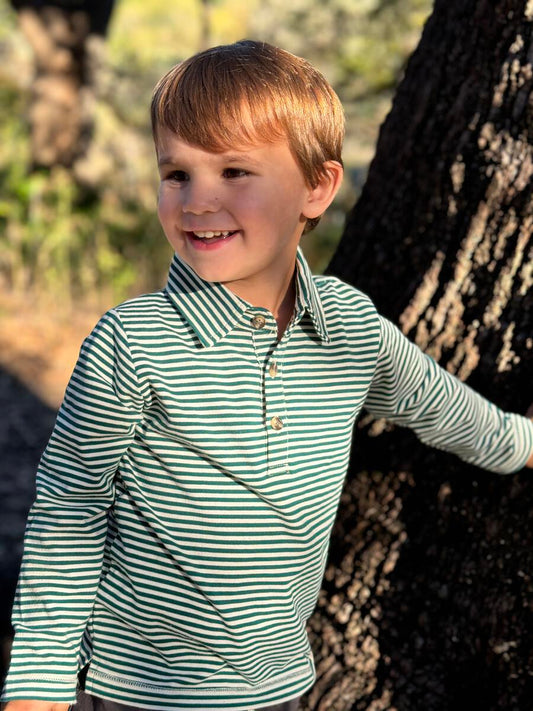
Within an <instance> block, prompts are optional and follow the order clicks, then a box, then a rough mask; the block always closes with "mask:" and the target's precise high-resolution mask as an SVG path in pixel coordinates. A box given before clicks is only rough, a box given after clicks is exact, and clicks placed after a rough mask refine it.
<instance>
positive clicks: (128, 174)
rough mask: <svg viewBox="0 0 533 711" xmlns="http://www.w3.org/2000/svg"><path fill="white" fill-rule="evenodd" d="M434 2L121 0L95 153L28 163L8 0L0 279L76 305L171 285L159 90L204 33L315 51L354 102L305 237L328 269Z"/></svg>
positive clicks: (2, 42) (21, 67) (2, 10)
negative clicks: (65, 162) (154, 94)
mask: <svg viewBox="0 0 533 711" xmlns="http://www.w3.org/2000/svg"><path fill="white" fill-rule="evenodd" d="M429 11H430V0H358V2H353V0H322V2H320V3H318V2H317V0H293V2H291V3H287V2H286V0H212V1H211V2H210V3H205V2H204V3H202V2H199V0H179V1H177V2H175V3H173V4H171V5H169V3H168V1H167V0H150V2H146V0H120V1H119V2H118V3H117V6H116V9H115V12H114V15H113V17H112V21H111V27H110V33H109V37H108V38H107V41H106V46H105V48H104V52H103V56H102V54H100V60H99V68H98V71H97V74H96V77H97V83H96V101H95V106H94V112H95V133H94V136H93V140H92V143H91V148H90V151H89V153H88V155H87V157H86V158H85V159H84V160H82V161H80V163H79V164H78V165H77V166H76V169H75V170H74V172H73V173H70V172H68V171H66V170H65V169H62V168H57V169H53V170H51V171H49V172H47V173H43V172H41V173H33V174H32V173H30V172H29V171H28V167H27V166H28V165H29V164H30V156H29V140H28V128H27V125H26V122H25V116H26V113H27V105H28V97H29V93H30V91H31V80H32V72H33V69H32V57H31V51H30V50H29V48H28V46H27V44H26V42H25V40H24V38H23V36H22V35H21V34H20V33H19V31H18V29H17V18H16V15H15V14H14V13H13V12H12V11H11V10H10V8H9V6H8V3H7V0H0V105H1V108H2V111H1V112H0V287H2V288H4V289H5V290H8V291H12V292H15V293H25V294H27V293H31V294H32V295H33V296H35V297H38V298H44V297H45V296H46V297H47V298H48V299H49V298H50V297H53V299H54V300H55V302H56V303H60V304H63V305H65V306H67V307H69V306H72V305H73V304H80V303H83V304H86V305H91V306H97V307H98V308H106V307H108V306H109V305H111V304H113V303H116V302H117V301H119V300H122V299H124V298H126V297H127V296H128V295H130V294H132V293H135V292H138V291H145V290H152V289H154V288H158V287H159V286H160V285H162V284H163V283H164V278H165V273H166V269H167V265H168V262H169V259H170V256H171V254H170V248H169V247H168V245H167V244H166V241H165V239H164V236H163V234H162V231H161V228H160V227H159V225H158V222H157V218H156V214H155V204H156V193H157V182H156V170H155V161H154V156H153V148H152V145H151V136H150V132H149V121H148V104H149V100H150V95H151V91H152V88H153V86H154V84H155V82H156V81H157V79H158V78H159V76H161V74H162V73H163V72H165V71H166V70H167V69H168V68H169V67H170V66H171V65H172V64H174V63H176V62H178V61H180V60H182V59H183V58H185V57H187V56H189V55H190V54H192V53H194V52H195V51H197V50H198V49H200V48H201V47H202V45H205V44H206V42H207V43H208V44H220V43H226V42H232V41H235V40H237V39H241V38H243V37H246V36H248V37H253V38H255V39H263V40H267V41H271V42H274V43H275V44H279V45H281V46H283V47H285V48H287V49H289V50H290V51H293V52H295V53H297V54H301V55H302V56H305V57H306V58H308V59H310V61H312V62H313V63H314V64H316V65H317V66H318V67H319V68H320V69H321V70H322V71H323V72H324V73H325V74H326V76H327V77H328V79H329V80H330V81H332V83H333V85H334V86H335V88H336V89H337V90H338V92H339V95H340V96H341V99H342V100H343V102H344V104H345V108H346V113H347V118H348V133H347V142H346V153H345V158H346V164H347V168H348V170H347V173H348V175H349V176H350V177H349V179H347V180H346V181H345V185H344V187H343V190H342V191H341V194H340V195H339V198H338V200H337V201H336V202H335V204H334V205H333V206H332V208H330V210H329V211H328V214H327V215H326V217H324V218H323V220H322V222H321V223H320V225H319V226H318V228H317V229H316V230H315V231H314V232H312V233H310V234H308V235H306V236H305V237H304V241H303V247H304V250H305V252H306V254H307V256H308V259H309V260H310V262H311V266H312V267H313V269H314V270H315V271H321V270H322V269H323V268H324V267H325V266H326V265H327V262H328V260H329V257H330V255H331V254H332V252H333V250H334V247H335V245H336V242H337V240H338V238H339V237H340V233H341V231H342V226H343V220H344V215H345V212H346V210H347V209H349V207H350V206H351V205H352V204H353V202H354V200H355V198H356V196H357V193H358V190H359V187H360V184H361V182H362V180H363V178H364V174H365V171H366V167H367V165H368V162H369V160H370V158H371V156H372V151H373V145H374V142H375V138H376V135H377V129H378V126H379V123H380V121H381V120H382V118H383V117H384V115H385V113H386V111H387V110H388V108H389V106H390V98H391V93H392V89H393V87H394V85H395V83H396V82H397V80H398V77H399V75H400V74H401V71H402V67H403V65H404V64H405V61H406V58H407V57H408V55H409V53H410V52H411V51H412V49H413V48H414V46H415V45H416V42H417V39H418V36H419V34H420V31H421V29H422V24H423V21H424V19H425V18H426V16H427V15H428V13H429ZM202 12H204V13H205V12H207V13H208V15H205V14H202ZM206 28H207V30H208V37H207V38H206V36H205V32H206Z"/></svg>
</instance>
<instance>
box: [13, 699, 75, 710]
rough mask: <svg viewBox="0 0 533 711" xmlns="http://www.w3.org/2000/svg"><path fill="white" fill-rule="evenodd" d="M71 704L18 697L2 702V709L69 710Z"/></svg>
mask: <svg viewBox="0 0 533 711" xmlns="http://www.w3.org/2000/svg"><path fill="white" fill-rule="evenodd" d="M70 706H71V704H64V703H60V704H56V703H55V702H54V701H37V700H35V699H17V700H16V701H8V702H7V703H6V704H2V711H68V709H69V707H70Z"/></svg>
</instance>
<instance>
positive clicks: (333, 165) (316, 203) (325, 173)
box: [303, 160, 344, 220]
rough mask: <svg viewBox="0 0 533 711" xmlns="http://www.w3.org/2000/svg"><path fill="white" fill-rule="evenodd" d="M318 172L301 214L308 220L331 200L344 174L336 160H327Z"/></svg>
mask: <svg viewBox="0 0 533 711" xmlns="http://www.w3.org/2000/svg"><path fill="white" fill-rule="evenodd" d="M322 168H323V169H322V173H321V174H320V178H319V182H318V185H317V186H316V187H314V188H312V189H311V190H310V191H309V195H308V197H307V204H306V205H305V208H304V211H303V215H304V217H306V218H307V219H308V220H312V219H314V218H315V217H320V215H322V213H324V212H325V211H326V210H327V209H328V207H329V206H330V205H331V203H332V202H333V198H334V197H335V195H336V194H337V192H338V190H339V188H340V186H341V183H342V178H343V175H344V171H343V168H342V165H341V164H340V163H339V162H338V161H336V160H327V161H326V162H325V163H324V165H323V167H322Z"/></svg>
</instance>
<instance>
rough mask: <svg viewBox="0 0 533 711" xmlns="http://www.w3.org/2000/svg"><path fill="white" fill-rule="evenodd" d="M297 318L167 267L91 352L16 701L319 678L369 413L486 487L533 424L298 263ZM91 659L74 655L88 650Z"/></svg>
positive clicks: (139, 702) (278, 686)
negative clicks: (315, 620)
mask: <svg viewBox="0 0 533 711" xmlns="http://www.w3.org/2000/svg"><path fill="white" fill-rule="evenodd" d="M296 285H297V297H296V305H295V312H294V317H293V319H292V321H291V322H290V324H289V325H288V327H287V329H286V331H285V333H284V335H283V337H282V338H281V339H280V340H278V338H277V326H276V322H275V319H274V318H273V316H272V314H271V313H269V312H268V311H267V310H265V309H263V308H257V307H253V306H251V305H250V304H248V303H246V302H245V301H243V300H242V299H240V298H239V297H237V296H235V295H234V294H232V293H231V292H230V291H228V290H227V289H226V288H225V287H224V286H222V285H220V284H209V283H206V282H203V281H202V280H201V279H199V278H198V276H197V275H196V274H195V273H194V272H193V271H192V270H191V269H189V268H188V267H187V266H186V265H184V264H183V263H181V262H180V261H178V260H177V258H176V259H174V261H173V263H172V267H171V270H170V275H169V279H168V284H167V287H166V289H164V290H163V291H161V292H158V293H155V294H149V295H145V296H142V297H139V298H136V299H133V300H131V301H128V302H126V303H124V304H122V305H121V306H119V307H118V308H116V309H113V310H112V311H110V312H109V313H107V314H106V315H105V316H104V317H103V318H102V320H101V321H100V322H99V324H98V325H97V326H96V328H95V329H94V331H93V333H92V334H91V335H90V336H89V338H88V339H87V340H86V341H85V343H84V345H83V347H82V351H81V354H80V358H79V361H78V364H77V366H76V368H75V371H74V373H73V375H72V378H71V381H70V384H69V387H68V389H67V393H66V396H65V401H64V403H63V405H62V407H61V410H60V412H59V415H58V420H57V424H56V427H55V429H54V432H53V435H52V437H51V439H50V442H49V445H48V447H47V449H46V451H45V453H44V455H43V458H42V461H41V464H40V466H39V471H38V495H37V499H36V502H35V504H34V506H33V508H32V511H31V513H30V518H29V523H28V529H27V534H26V544H25V554H24V561H23V567H22V572H21V577H20V583H19V588H18V594H17V601H16V605H15V611H14V624H15V627H16V638H15V644H14V648H13V657H12V664H11V669H10V673H9V675H8V680H7V686H6V690H5V695H4V697H5V698H6V699H14V698H33V699H36V698H41V699H53V700H54V701H56V702H61V701H65V702H72V701H73V700H74V696H75V687H76V672H77V669H78V665H79V664H82V663H83V662H85V661H86V660H87V659H88V658H89V657H90V658H91V664H90V669H89V674H88V677H87V690H88V691H89V693H92V694H95V695H97V696H101V697H104V698H109V699H113V700H115V701H119V702H122V703H125V704H130V705H134V706H138V707H141V708H143V707H144V708H150V709H162V710H163V709H175V710H176V711H177V710H178V709H179V710H180V711H181V710H182V709H203V710H204V711H207V710H209V711H211V710H213V709H221V708H231V709H234V710H237V709H249V708H250V707H254V708H260V707H262V706H266V705H270V704H275V703H280V702H282V701H285V700H288V699H290V698H293V697H295V696H298V695H299V694H301V693H303V692H304V691H305V690H306V689H308V688H309V686H310V685H311V684H312V682H313V679H314V668H313V659H312V655H311V651H310V647H309V643H308V639H307V635H306V621H307V619H308V618H309V616H310V615H311V613H312V611H313V608H314V606H315V603H316V600H317V595H318V592H319V590H320V585H321V579H322V575H323V572H324V567H325V563H326V556H327V551H328V542H329V536H330V532H331V527H332V525H333V521H334V517H335V514H336V511H337V506H338V502H339V497H340V493H341V489H342V485H343V480H344V477H345V474H346V469H347V466H348V459H349V455H350V446H351V437H352V428H353V424H354V421H355V419H356V417H357V416H358V414H359V412H360V410H361V408H362V407H363V405H364V406H365V408H366V409H368V410H369V411H370V412H371V413H373V414H374V415H376V416H378V417H387V418H389V419H392V420H393V421H396V422H398V423H399V424H401V425H409V426H410V427H412V428H413V429H414V430H415V431H416V432H417V434H418V435H419V437H420V438H421V439H422V440H424V441H426V442H428V443H430V444H433V445H434V446H437V447H441V448H443V449H448V450H452V451H454V452H456V453H457V454H458V455H459V456H461V457H463V458H464V459H465V460H467V461H469V462H473V463H475V464H478V465H479V466H483V467H486V468H489V469H492V470H494V471H500V472H512V471H515V470H518V469H520V468H521V467H522V466H523V465H524V464H525V462H526V460H527V458H528V456H529V455H530V453H531V451H532V449H533V426H532V425H531V423H530V422H529V421H528V420H527V419H525V418H523V417H520V416H518V415H513V414H508V413H503V412H501V411H500V410H498V409H497V408H496V407H495V406H493V405H492V404H490V403H488V402H487V401H486V400H484V399H483V398H481V397H480V396H479V395H477V394H475V393H474V392H473V391H472V390H470V389H469V388H468V387H466V386H465V385H463V384H461V383H460V382H459V381H458V380H456V379H455V378H453V377H452V376H450V375H449V374H448V373H446V372H445V371H444V370H442V369H440V368H439V367H438V366H437V365H436V364H435V363H434V361H433V360H431V358H429V357H428V356H426V355H424V354H423V353H422V352H421V351H420V350H419V349H418V348H417V347H416V346H414V345H412V344H411V343H410V342H409V341H408V340H407V339H406V338H405V337H404V336H403V335H402V334H401V333H400V332H399V331H398V330H397V329H396V328H395V327H394V326H393V325H392V324H390V323H389V322H388V321H386V320H384V319H383V318H381V317H380V316H379V315H378V314H377V313H376V310H375V308H374V306H373V305H372V303H371V302H370V300H369V299H368V298H367V297H366V296H364V295H363V294H361V293H360V292H359V291H357V290H356V289H354V288H353V287H351V286H348V285H346V284H344V283H342V282H340V281H339V280H338V279H335V278H332V277H323V276H319V277H312V276H311V274H310V272H309V269H308V267H307V264H306V263H305V260H304V259H303V257H302V255H301V253H299V254H298V259H297V280H296ZM80 649H81V651H80Z"/></svg>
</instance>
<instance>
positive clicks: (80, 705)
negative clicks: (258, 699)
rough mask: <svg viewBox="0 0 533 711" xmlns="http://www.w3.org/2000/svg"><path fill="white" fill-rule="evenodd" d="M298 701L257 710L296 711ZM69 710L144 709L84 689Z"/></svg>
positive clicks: (117, 710)
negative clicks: (118, 702) (91, 693)
mask: <svg viewBox="0 0 533 711" xmlns="http://www.w3.org/2000/svg"><path fill="white" fill-rule="evenodd" d="M298 701H299V699H293V700H292V701H286V702H285V703H283V704H276V705H275V706H264V707H263V708H261V709H257V711H298ZM228 708H230V707H228ZM70 711H146V710H145V709H138V708H137V707H135V706H127V705H126V704H117V703H116V701H109V699H100V698H99V697H98V696H91V695H90V694H86V693H85V691H81V690H79V691H78V699H77V701H76V703H75V704H74V706H71V707H70Z"/></svg>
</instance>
